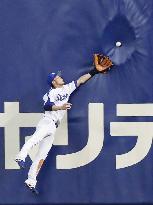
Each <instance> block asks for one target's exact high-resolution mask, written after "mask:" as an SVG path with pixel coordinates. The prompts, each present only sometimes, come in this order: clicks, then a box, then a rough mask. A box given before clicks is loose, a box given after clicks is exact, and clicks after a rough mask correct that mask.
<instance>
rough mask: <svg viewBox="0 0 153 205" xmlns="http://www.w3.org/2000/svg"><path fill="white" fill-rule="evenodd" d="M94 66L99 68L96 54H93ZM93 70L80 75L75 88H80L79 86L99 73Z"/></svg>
mask: <svg viewBox="0 0 153 205" xmlns="http://www.w3.org/2000/svg"><path fill="white" fill-rule="evenodd" d="M94 65H95V67H96V68H97V67H98V66H100V65H99V64H98V57H97V54H94ZM96 68H94V69H93V70H91V71H89V73H87V74H85V75H82V76H81V77H80V78H79V79H78V80H77V87H78V86H80V85H81V84H84V83H85V82H87V81H88V80H89V79H90V78H92V77H93V76H94V75H95V74H97V73H99V71H98V70H97V69H96Z"/></svg>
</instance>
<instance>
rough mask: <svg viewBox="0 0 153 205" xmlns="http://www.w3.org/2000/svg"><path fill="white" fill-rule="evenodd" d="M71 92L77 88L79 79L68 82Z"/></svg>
mask: <svg viewBox="0 0 153 205" xmlns="http://www.w3.org/2000/svg"><path fill="white" fill-rule="evenodd" d="M67 86H68V89H69V93H70V94H71V93H72V92H73V91H74V90H75V89H76V88H77V81H72V82H71V83H68V84H67Z"/></svg>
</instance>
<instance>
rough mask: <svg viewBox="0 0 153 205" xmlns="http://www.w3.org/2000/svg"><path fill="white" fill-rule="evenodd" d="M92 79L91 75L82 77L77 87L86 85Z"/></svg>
mask: <svg viewBox="0 0 153 205" xmlns="http://www.w3.org/2000/svg"><path fill="white" fill-rule="evenodd" d="M90 78H91V75H90V74H89V73H87V74H85V75H82V76H81V77H80V78H79V79H78V80H77V87H78V86H80V85H81V84H84V83H85V82H86V81H88V80H89V79H90Z"/></svg>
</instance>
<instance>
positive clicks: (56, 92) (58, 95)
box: [44, 85, 70, 122]
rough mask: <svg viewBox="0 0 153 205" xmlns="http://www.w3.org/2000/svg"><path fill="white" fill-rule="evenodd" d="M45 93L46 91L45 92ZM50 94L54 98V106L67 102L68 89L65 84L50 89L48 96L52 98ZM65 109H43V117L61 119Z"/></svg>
mask: <svg viewBox="0 0 153 205" xmlns="http://www.w3.org/2000/svg"><path fill="white" fill-rule="evenodd" d="M46 95H47V93H46ZM52 95H53V98H54V104H55V105H56V106H62V105H63V104H64V103H67V102H68V100H69V97H70V94H69V90H68V88H67V86H66V85H64V86H63V87H62V88H56V89H53V90H51V91H50V93H49V96H50V98H51V99H52ZM65 112H66V111H65V110H57V111H45V115H44V116H45V117H49V118H51V119H53V120H54V121H56V122H57V121H61V120H62V118H63V117H64V114H65Z"/></svg>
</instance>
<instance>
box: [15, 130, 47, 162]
mask: <svg viewBox="0 0 153 205" xmlns="http://www.w3.org/2000/svg"><path fill="white" fill-rule="evenodd" d="M46 135H47V129H46V127H41V128H39V129H36V131H35V132H34V134H33V135H32V136H31V138H30V139H29V140H28V141H27V142H26V143H25V144H24V145H23V147H22V149H21V150H20V152H19V153H18V155H17V156H16V159H21V160H23V161H25V158H26V157H27V155H28V152H29V150H30V149H31V148H32V147H33V146H34V145H36V144H38V143H39V142H40V141H41V140H42V139H43V138H44V137H45V136H46Z"/></svg>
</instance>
